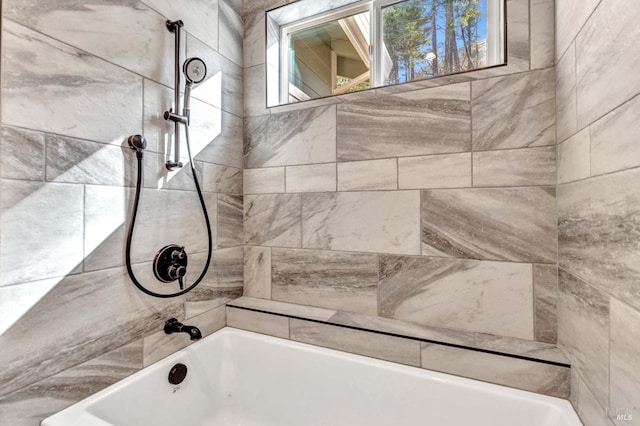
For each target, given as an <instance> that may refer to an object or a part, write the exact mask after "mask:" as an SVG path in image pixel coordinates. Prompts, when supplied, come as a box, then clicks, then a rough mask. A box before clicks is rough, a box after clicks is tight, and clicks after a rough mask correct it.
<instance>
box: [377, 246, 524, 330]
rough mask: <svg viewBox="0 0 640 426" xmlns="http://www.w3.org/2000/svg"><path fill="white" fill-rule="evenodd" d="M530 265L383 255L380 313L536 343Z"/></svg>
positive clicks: (422, 322) (379, 293)
mask: <svg viewBox="0 0 640 426" xmlns="http://www.w3.org/2000/svg"><path fill="white" fill-rule="evenodd" d="M531 276H532V275H531V265H530V264H521V263H501V262H483V261H477V260H459V259H446V258H427V257H399V256H381V258H380V285H379V289H378V314H379V315H381V316H383V317H388V318H395V319H400V320H405V321H411V322H417V323H421V324H428V325H434V326H439V327H448V328H454V329H462V330H468V331H477V332H483V333H492V334H498V335H501V336H512V337H519V338H522V339H529V340H533V337H534V335H533V285H532V280H531Z"/></svg>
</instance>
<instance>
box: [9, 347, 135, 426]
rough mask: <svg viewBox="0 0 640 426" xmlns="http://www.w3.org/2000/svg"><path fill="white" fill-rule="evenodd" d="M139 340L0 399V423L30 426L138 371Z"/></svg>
mask: <svg viewBox="0 0 640 426" xmlns="http://www.w3.org/2000/svg"><path fill="white" fill-rule="evenodd" d="M142 366H143V364H142V341H140V340H139V341H137V342H134V343H131V344H129V345H126V346H123V347H120V348H118V349H115V350H113V351H111V352H108V353H106V354H104V355H100V356H98V357H97V358H94V359H91V360H89V361H87V362H84V363H82V364H80V365H76V366H74V367H71V368H69V369H67V370H65V371H62V372H60V373H58V374H56V375H54V376H51V377H48V378H46V379H44V380H41V381H39V382H37V383H34V384H32V385H29V386H27V387H24V388H22V389H20V390H18V391H16V392H14V393H12V394H9V395H7V396H3V397H0V422H2V424H3V425H5V424H6V425H11V426H33V425H36V424H38V425H39V424H40V422H41V421H42V420H43V419H44V418H46V417H49V416H51V415H53V414H55V413H56V412H58V411H60V410H63V409H65V408H67V407H69V406H70V405H72V404H75V403H76V402H78V401H80V400H82V399H84V398H87V397H89V396H90V395H92V394H94V393H96V392H99V391H101V390H102V389H104V388H106V387H108V386H110V385H112V384H114V383H116V382H118V381H120V380H123V379H125V378H126V377H128V376H130V375H131V374H134V373H136V372H138V371H139V370H140V369H141V368H142Z"/></svg>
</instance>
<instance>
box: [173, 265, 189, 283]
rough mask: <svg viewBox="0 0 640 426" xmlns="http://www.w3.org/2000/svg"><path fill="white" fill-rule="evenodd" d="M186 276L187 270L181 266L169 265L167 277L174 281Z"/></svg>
mask: <svg viewBox="0 0 640 426" xmlns="http://www.w3.org/2000/svg"><path fill="white" fill-rule="evenodd" d="M185 275H187V268H186V267H184V266H182V265H171V266H169V277H171V278H172V279H174V280H177V279H179V278H182V277H184V276H185Z"/></svg>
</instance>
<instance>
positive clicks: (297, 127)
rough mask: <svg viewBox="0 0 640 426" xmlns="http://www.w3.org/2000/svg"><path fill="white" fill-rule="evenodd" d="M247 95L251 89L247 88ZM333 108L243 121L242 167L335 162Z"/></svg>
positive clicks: (334, 112) (314, 109)
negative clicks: (243, 164) (243, 162)
mask: <svg viewBox="0 0 640 426" xmlns="http://www.w3.org/2000/svg"><path fill="white" fill-rule="evenodd" d="M246 90H247V91H249V92H251V91H252V90H253V89H252V88H251V86H247V88H246ZM335 128H336V111H335V106H333V105H331V106H326V107H318V108H309V109H304V110H296V111H291V112H285V113H280V114H271V115H262V116H260V117H250V118H247V119H245V127H244V131H245V145H244V160H245V167H247V168H259V167H270V166H284V165H287V166H288V165H301V164H315V163H329V162H333V161H336V131H335Z"/></svg>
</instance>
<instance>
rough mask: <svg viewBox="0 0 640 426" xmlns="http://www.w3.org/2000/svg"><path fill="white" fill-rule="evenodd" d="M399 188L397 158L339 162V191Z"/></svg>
mask: <svg viewBox="0 0 640 426" xmlns="http://www.w3.org/2000/svg"><path fill="white" fill-rule="evenodd" d="M376 189H377V190H385V189H398V161H397V160H396V159H395V158H389V159H385V160H371V161H350V162H346V163H338V191H366V190H376Z"/></svg>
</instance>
